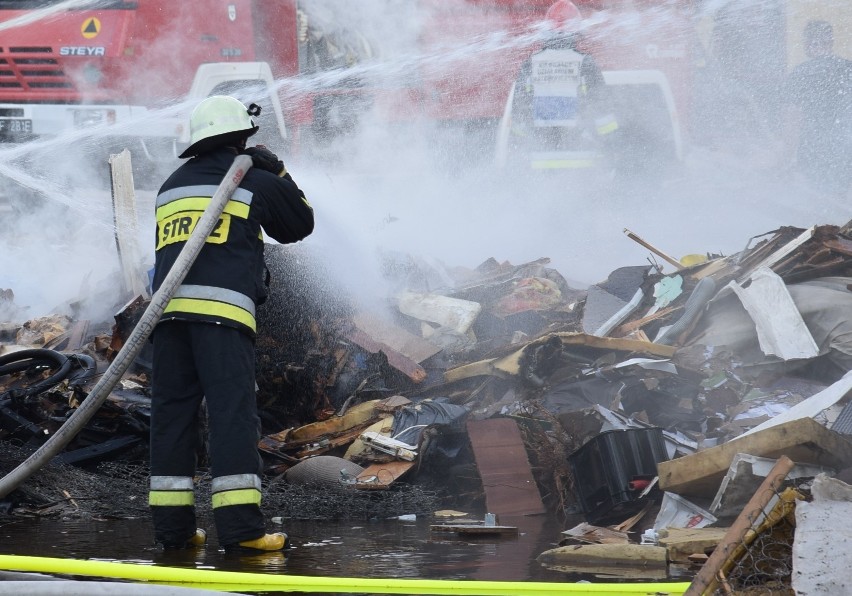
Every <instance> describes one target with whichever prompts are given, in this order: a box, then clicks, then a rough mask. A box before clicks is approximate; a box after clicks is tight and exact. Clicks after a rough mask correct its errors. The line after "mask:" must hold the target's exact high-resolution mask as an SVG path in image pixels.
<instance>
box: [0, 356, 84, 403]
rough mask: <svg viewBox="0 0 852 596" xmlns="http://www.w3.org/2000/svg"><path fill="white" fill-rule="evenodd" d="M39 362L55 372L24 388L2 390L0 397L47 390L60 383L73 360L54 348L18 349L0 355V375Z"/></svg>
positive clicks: (26, 367) (16, 396) (18, 395)
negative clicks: (50, 366)
mask: <svg viewBox="0 0 852 596" xmlns="http://www.w3.org/2000/svg"><path fill="white" fill-rule="evenodd" d="M39 364H45V365H52V368H55V369H56V372H54V373H53V374H52V375H50V376H49V377H47V378H46V379H43V380H41V381H39V382H37V383H33V384H32V385H29V386H27V387H26V388H22V389H9V390H8V391H4V392H3V393H0V399H4V398H8V397H14V398H23V397H29V396H30V395H38V394H39V393H43V392H45V391H47V390H48V389H50V388H51V387H54V386H55V385H58V384H59V383H61V382H62V381H63V380H64V379H65V377H67V376H68V373H69V372H71V366H72V365H73V364H74V361H72V359H71V358H69V357H68V356H66V355H65V354H62V353H61V352H56V351H54V350H46V349H43V348H34V349H30V350H18V351H17V352H12V353H11V354H6V355H5V356H0V376H3V375H10V374H14V373H17V372H21V371H24V370H27V369H29V368H31V367H33V366H37V365H39Z"/></svg>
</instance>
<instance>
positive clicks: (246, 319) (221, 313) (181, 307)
mask: <svg viewBox="0 0 852 596" xmlns="http://www.w3.org/2000/svg"><path fill="white" fill-rule="evenodd" d="M174 312H177V313H181V312H185V313H188V314H193V315H210V316H214V317H220V318H222V319H228V320H229V321H236V322H237V323H241V324H243V325H245V326H246V327H248V328H249V329H251V330H252V332H254V333H256V332H257V322H256V321H255V318H254V316H253V315H252V314H251V313H249V312H246V311H245V310H243V309H242V308H240V307H238V306H233V305H231V304H224V303H222V302H216V301H213V300H197V299H195V298H172V300H171V301H170V302H169V305H168V306H167V307H166V309H165V310H164V311H163V314H164V315H166V314H168V313H174Z"/></svg>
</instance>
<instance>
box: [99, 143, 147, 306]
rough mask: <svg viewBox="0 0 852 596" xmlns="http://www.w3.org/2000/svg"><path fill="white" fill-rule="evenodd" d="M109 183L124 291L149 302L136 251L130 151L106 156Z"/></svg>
mask: <svg viewBox="0 0 852 596" xmlns="http://www.w3.org/2000/svg"><path fill="white" fill-rule="evenodd" d="M109 167H110V177H111V179H112V205H113V218H114V220H115V243H116V246H117V248H118V258H119V261H120V263H121V273H122V276H123V279H124V289H125V291H126V292H128V293H129V294H130V295H131V296H142V297H143V298H146V299H147V298H150V295H149V294H148V274H147V273H146V272H145V271H144V270H143V268H142V265H141V263H142V259H141V258H140V255H141V254H142V251H141V250H140V249H139V243H138V240H137V239H138V238H139V226H138V219H137V217H136V195H135V193H134V189H133V169H132V168H131V165H130V151H128V150H127V149H125V150H124V151H122V152H121V153H119V154H117V155H110V156H109Z"/></svg>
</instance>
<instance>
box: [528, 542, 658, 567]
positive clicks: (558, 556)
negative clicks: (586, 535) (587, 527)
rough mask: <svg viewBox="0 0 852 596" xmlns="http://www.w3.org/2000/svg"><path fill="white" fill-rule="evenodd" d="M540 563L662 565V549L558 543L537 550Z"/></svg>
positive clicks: (656, 547)
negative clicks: (559, 544) (540, 550)
mask: <svg viewBox="0 0 852 596" xmlns="http://www.w3.org/2000/svg"><path fill="white" fill-rule="evenodd" d="M536 560H537V561H538V562H539V563H541V564H542V565H548V566H552V565H560V564H571V565H578V564H584V565H604V566H613V567H618V566H621V565H628V566H637V565H639V566H643V567H662V568H663V569H665V568H666V564H667V561H666V549H664V548H663V547H661V546H649V545H647V544H645V545H642V544H580V545H574V546H560V547H559V548H552V549H550V550H546V551H544V552H543V553H541V554H540V555H539V556H538V558H537V559H536Z"/></svg>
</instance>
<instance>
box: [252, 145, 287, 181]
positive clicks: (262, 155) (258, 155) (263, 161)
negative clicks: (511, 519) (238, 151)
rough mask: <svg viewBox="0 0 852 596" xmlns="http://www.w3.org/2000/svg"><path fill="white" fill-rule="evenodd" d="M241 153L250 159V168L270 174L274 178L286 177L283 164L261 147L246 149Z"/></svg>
mask: <svg viewBox="0 0 852 596" xmlns="http://www.w3.org/2000/svg"><path fill="white" fill-rule="evenodd" d="M243 153H245V154H246V155H248V156H250V157H251V163H252V166H254V167H255V168H259V169H261V170H266V171H267V172H272V173H273V174H275V175H276V176H286V175H287V168H285V167H284V162H283V161H281V160H280V159H278V156H277V155H275V154H274V153H273V152H272V151H270V150H269V149H267V148H266V147H264V146H263V145H258V146H257V147H246V149H245V150H243Z"/></svg>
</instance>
